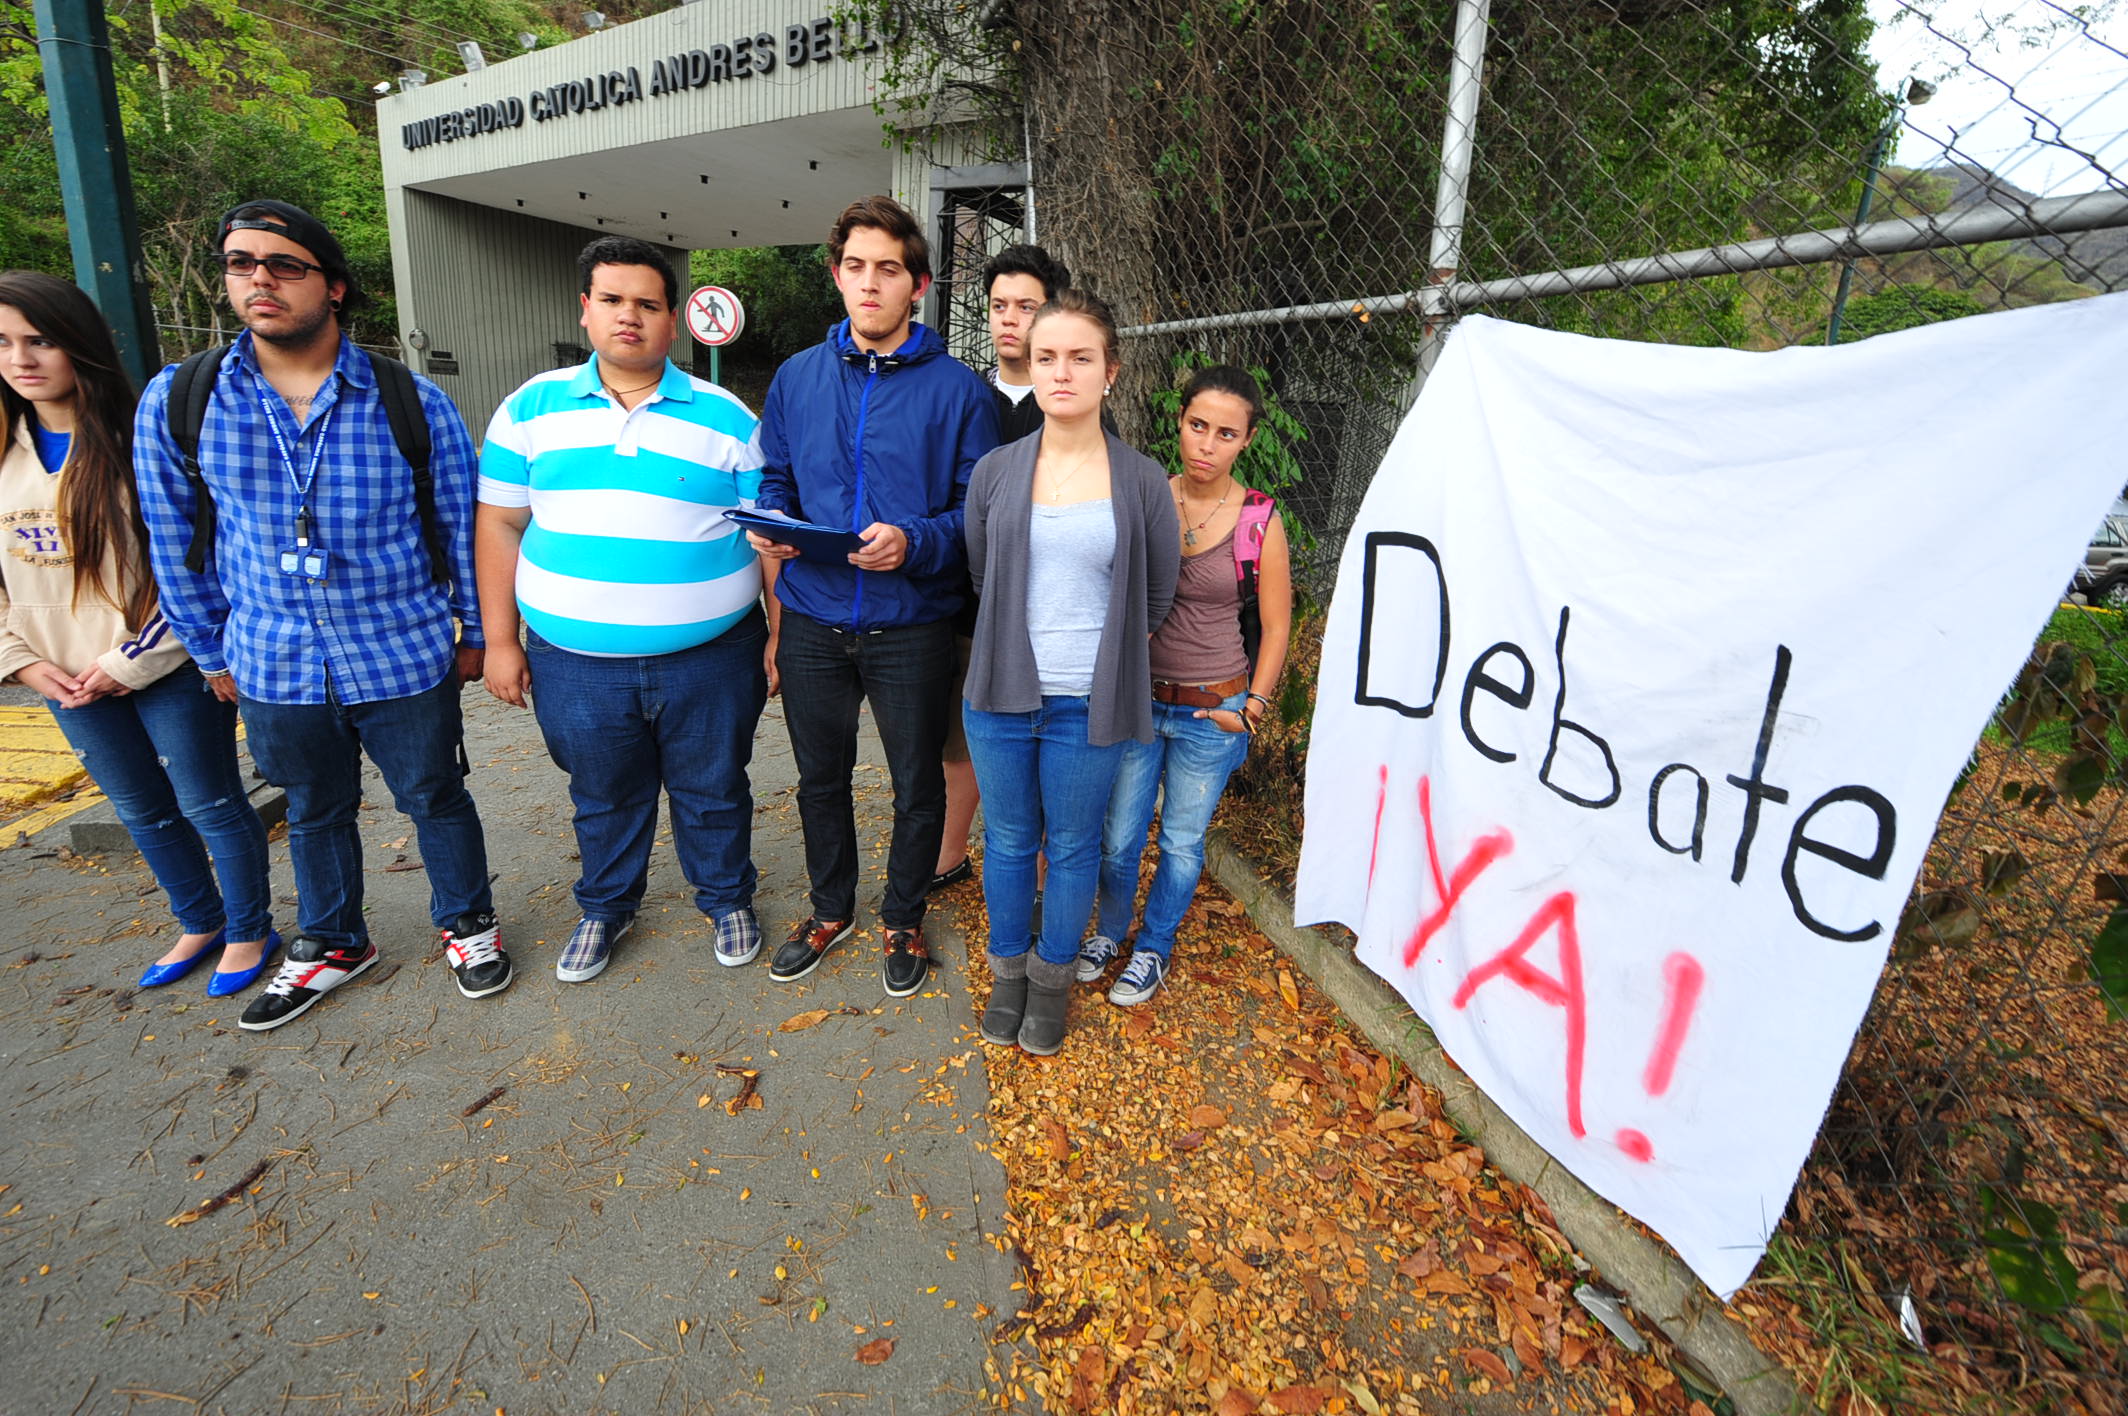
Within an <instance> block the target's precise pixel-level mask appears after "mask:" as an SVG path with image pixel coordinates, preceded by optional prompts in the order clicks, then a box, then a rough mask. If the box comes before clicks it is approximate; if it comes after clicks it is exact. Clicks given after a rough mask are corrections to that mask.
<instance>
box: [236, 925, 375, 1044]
mask: <svg viewBox="0 0 2128 1416" xmlns="http://www.w3.org/2000/svg"><path fill="white" fill-rule="evenodd" d="M376 962H377V946H376V945H374V944H371V943H367V942H364V943H362V944H360V945H348V946H345V947H341V948H327V947H326V944H325V941H324V940H322V939H312V938H311V937H310V936H309V935H306V934H298V935H297V936H296V937H295V938H293V939H291V940H289V941H288V952H287V953H286V954H284V955H283V956H282V957H281V970H280V972H279V973H277V974H275V975H274V976H273V982H272V983H269V984H267V985H266V987H265V988H264V989H263V990H261V991H260V993H259V996H258V997H256V998H254V999H252V1000H251V1006H250V1007H248V1008H246V1009H245V1010H244V1016H243V1017H241V1018H238V1019H237V1021H236V1025H237V1026H238V1027H240V1028H242V1029H244V1030H245V1031H246V1032H267V1031H270V1030H272V1029H274V1028H277V1027H279V1026H280V1025H281V1024H283V1023H287V1022H293V1021H294V1020H295V1019H297V1018H300V1017H302V1016H303V1014H304V1013H306V1012H308V1011H309V1009H310V1005H311V1004H313V1003H315V1002H317V1001H318V1000H319V999H320V998H323V997H324V996H325V995H326V994H328V993H330V992H332V990H334V989H335V988H338V987H339V986H340V985H341V984H343V983H345V982H347V981H348V980H349V979H351V978H353V977H354V976H355V975H356V974H358V973H361V972H362V971H363V970H364V969H366V968H368V967H369V966H370V965H371V964H374V963H376Z"/></svg>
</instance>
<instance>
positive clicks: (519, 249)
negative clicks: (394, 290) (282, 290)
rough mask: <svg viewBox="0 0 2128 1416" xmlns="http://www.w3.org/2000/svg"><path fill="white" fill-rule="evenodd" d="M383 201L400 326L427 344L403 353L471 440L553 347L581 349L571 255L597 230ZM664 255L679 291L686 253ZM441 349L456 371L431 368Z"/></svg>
mask: <svg viewBox="0 0 2128 1416" xmlns="http://www.w3.org/2000/svg"><path fill="white" fill-rule="evenodd" d="M390 196H391V199H392V212H391V217H392V232H393V239H392V274H393V278H394V281H395V282H396V284H397V286H398V288H399V290H400V291H401V292H403V293H402V295H401V297H400V304H401V310H402V317H401V323H402V324H403V325H405V326H406V329H407V330H412V329H417V328H418V329H419V330H420V331H421V332H422V334H424V335H425V336H427V342H428V348H427V349H426V350H425V351H422V352H419V353H416V352H415V351H414V350H413V349H412V348H411V347H409V348H408V349H407V350H406V353H407V355H408V358H409V361H410V362H411V363H412V365H413V367H414V368H415V369H417V370H419V371H420V372H422V373H425V374H427V375H428V376H429V377H430V378H433V379H434V380H435V381H436V383H437V385H438V386H439V387H440V388H442V389H443V390H444V391H445V392H446V393H448V394H450V395H451V398H452V401H454V402H455V403H457V405H458V411H459V412H460V413H462V414H463V415H464V416H465V420H466V426H467V427H468V428H470V429H471V430H472V432H473V437H474V440H475V441H478V440H479V439H480V437H481V435H482V433H483V432H484V431H485V430H486V428H487V423H488V418H489V416H490V415H491V414H492V413H494V411H495V407H496V405H497V404H499V403H501V402H502V400H503V399H504V398H506V397H508V396H509V394H510V392H511V390H513V389H515V388H516V387H517V386H518V385H519V384H521V383H523V382H524V381H525V380H526V379H528V378H530V377H531V376H532V375H534V374H536V373H539V372H541V371H542V370H546V369H551V368H554V367H556V366H557V363H558V362H559V361H557V359H556V358H555V353H554V346H555V345H556V344H558V343H559V344H576V345H581V344H583V343H584V331H583V329H582V327H581V326H580V325H578V323H577V316H578V313H579V309H580V307H579V305H578V303H577V293H578V287H577V278H576V256H577V252H579V251H581V250H582V249H583V248H584V247H585V246H586V245H588V244H590V242H591V241H593V240H594V239H596V238H597V237H598V236H599V235H601V234H603V233H601V232H599V231H597V230H595V229H586V228H584V227H580V226H564V225H562V224H561V223H559V222H553V221H541V220H539V219H538V218H536V217H529V216H518V215H515V214H512V213H510V212H504V211H498V210H496V209H494V208H493V207H484V206H476V205H474V204H472V203H470V202H461V201H456V200H453V199H452V198H450V197H438V196H432V195H430V194H428V193H426V192H421V191H416V190H412V189H401V190H399V191H395V192H393V193H391V194H390ZM666 254H667V256H668V257H669V258H670V259H671V260H672V262H673V269H674V270H676V271H678V272H679V274H680V285H681V289H682V290H683V291H684V290H685V289H686V287H687V252H686V251H684V250H678V249H671V248H668V249H667V251H666ZM405 333H406V331H402V338H403V337H404V336H405ZM689 342H690V341H688V339H687V336H686V335H685V334H682V335H681V337H680V339H679V340H677V341H675V343H674V346H673V353H674V356H675V357H676V358H677V359H678V360H679V362H680V363H681V364H683V365H685V364H686V363H687V362H688V359H689V357H690V354H689V349H688V347H687V346H688V344H689ZM446 352H447V353H449V354H451V355H453V356H455V358H456V360H457V363H458V372H457V373H455V374H447V373H441V372H438V370H437V368H436V364H437V362H438V360H437V356H438V355H439V354H441V353H446Z"/></svg>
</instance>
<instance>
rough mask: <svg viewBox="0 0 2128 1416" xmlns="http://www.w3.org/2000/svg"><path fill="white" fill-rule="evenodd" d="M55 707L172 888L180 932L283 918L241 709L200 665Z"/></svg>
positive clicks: (258, 926)
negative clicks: (247, 766)
mask: <svg viewBox="0 0 2128 1416" xmlns="http://www.w3.org/2000/svg"><path fill="white" fill-rule="evenodd" d="M45 703H46V705H47V706H48V707H50V708H51V710H52V716H53V717H54V718H56V719H57V720H58V722H59V730H60V731H61V732H63V733H65V734H66V740H67V741H68V742H69V743H71V744H73V747H74V752H75V754H76V755H77V756H79V757H80V758H81V765H82V766H83V767H85V768H87V769H88V773H89V777H90V779H91V780H93V781H94V782H95V783H96V785H97V786H99V787H101V788H103V794H104V795H105V796H107V797H109V798H110V799H111V806H112V807H113V808H114V809H115V810H116V811H117V812H118V819H119V820H120V821H122V822H124V823H125V827H126V831H127V833H128V834H129V835H131V836H132V837H133V844H134V845H136V846H138V847H140V853H141V855H142V856H144V857H145V858H146V859H147V862H148V869H149V870H150V871H152V872H153V873H154V875H155V883H156V884H158V885H160V886H162V887H163V890H164V892H165V893H166V894H168V895H169V897H170V910H171V913H173V914H175V915H176V916H177V925H178V928H179V929H182V930H183V931H184V932H185V933H187V934H212V933H214V931H216V930H217V929H221V928H224V927H225V926H226V927H227V929H228V931H229V937H230V938H231V939H236V940H251V939H264V938H265V937H266V932H267V930H268V929H269V928H271V927H272V923H273V896H272V893H271V891H270V890H269V888H268V886H267V883H266V828H265V827H264V826H262V825H261V824H259V814H258V813H257V812H256V811H253V810H252V809H251V798H250V797H249V796H248V795H246V793H245V791H244V777H243V773H242V771H241V769H239V768H238V766H237V763H236V708H235V706H234V705H232V704H228V703H224V702H222V701H221V700H220V699H218V698H216V697H215V696H214V693H213V690H211V689H209V688H208V687H207V681H206V680H205V679H203V678H201V677H200V676H199V675H198V674H196V673H194V672H193V671H192V668H191V666H190V665H186V666H185V667H183V668H180V669H177V670H174V671H173V672H171V673H168V674H165V675H164V676H163V677H162V678H159V679H157V680H156V681H155V682H154V683H151V684H149V685H148V686H147V687H146V688H142V689H136V690H135V691H133V692H132V693H128V694H125V695H123V696H119V697H112V698H99V699H97V700H96V701H95V702H94V703H90V704H88V705H86V706H84V707H81V708H62V707H60V706H59V705H58V704H56V703H53V702H52V701H51V700H50V699H46V700H45ZM210 854H211V855H212V856H213V858H214V864H213V866H212V867H211V868H210V867H209V865H208V863H207V860H208V856H209V855H210ZM217 874H219V875H220V876H221V888H220V889H219V890H217V889H216V888H215V876H216V875H217Z"/></svg>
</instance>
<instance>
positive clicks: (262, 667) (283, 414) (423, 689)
mask: <svg viewBox="0 0 2128 1416" xmlns="http://www.w3.org/2000/svg"><path fill="white" fill-rule="evenodd" d="M217 263H218V264H219V265H220V267H221V269H222V274H223V280H224V283H225V286H226V289H227V292H228V295H229V303H230V304H231V306H233V307H234V308H235V310H236V312H237V315H238V316H239V317H240V318H241V319H242V320H243V322H244V324H245V326H246V327H247V329H246V333H244V334H243V335H242V336H240V337H239V338H238V339H237V341H236V343H235V344H233V345H232V346H230V348H229V350H228V352H227V353H226V354H224V355H223V356H222V358H221V359H220V360H219V363H218V365H215V366H210V369H209V371H208V372H209V373H210V374H211V375H212V377H213V387H212V390H211V394H210V397H209V398H208V401H207V407H206V416H205V420H204V422H203V423H202V425H201V427H200V432H199V455H198V464H199V465H198V473H199V477H200V480H201V482H202V483H203V485H204V487H205V489H206V491H207V493H208V494H209V495H211V498H212V501H213V512H214V517H213V519H211V520H209V519H202V518H201V517H200V515H199V513H200V507H199V489H198V488H197V487H196V486H195V485H194V483H193V480H192V478H191V476H190V475H189V474H188V472H187V470H186V466H185V458H184V454H183V452H182V451H181V450H180V448H179V446H178V443H177V441H176V440H175V439H174V438H173V436H172V434H171V429H170V387H171V380H172V376H173V371H172V370H169V369H166V370H164V371H163V372H162V373H161V374H159V375H158V376H157V377H156V379H155V381H154V382H153V383H151V384H150V385H149V386H148V391H147V393H146V394H145V395H144V396H143V397H142V399H141V401H140V412H139V416H138V419H137V421H136V424H135V428H134V443H133V448H134V470H135V473H136V474H137V477H138V481H139V486H140V500H141V511H142V513H143V515H144V516H145V518H146V520H147V523H148V535H149V549H150V555H151V557H152V559H153V561H154V565H155V578H156V582H157V584H158V585H159V586H160V587H161V590H162V609H163V614H164V616H165V617H166V618H167V619H168V620H169V622H170V625H171V627H172V628H173V629H175V630H176V631H177V634H178V637H179V638H181V639H182V640H183V641H184V643H185V647H186V648H187V649H188V650H190V651H191V654H192V657H193V659H194V661H195V662H196V663H197V664H198V665H199V669H200V672H201V673H202V674H204V675H206V678H207V683H208V685H209V687H211V688H212V689H213V691H214V692H215V693H216V694H217V695H219V696H220V697H221V698H223V699H224V700H227V701H230V702H234V703H236V704H237V705H238V706H239V708H240V709H241V710H242V713H243V717H244V722H245V725H246V728H247V731H248V734H249V740H250V744H251V754H252V758H253V760H254V761H256V762H257V763H258V765H259V768H260V770H261V771H262V772H263V773H264V774H265V776H266V778H267V780H268V781H271V782H273V783H274V784H275V785H276V786H280V787H283V788H285V789H286V790H287V792H288V847H289V855H290V857H291V859H292V862H293V864H294V866H295V875H296V893H297V896H298V898H299V904H298V908H297V927H298V934H297V936H296V937H295V938H294V939H292V940H291V941H290V942H289V945H288V952H287V956H286V958H285V959H284V960H283V962H282V965H281V968H280V970H279V972H278V973H277V974H276V975H275V977H274V980H273V982H272V983H270V984H268V985H267V986H266V988H265V990H264V991H263V992H262V993H261V994H260V995H259V997H258V998H257V999H256V1000H254V1001H253V1002H252V1004H251V1006H250V1007H248V1008H246V1009H245V1010H244V1014H243V1017H242V1019H241V1020H240V1022H239V1026H241V1027H243V1028H246V1029H249V1030H251V1031H254V1032H257V1031H264V1030H266V1029H269V1028H276V1027H279V1026H280V1025H281V1024H283V1023H285V1022H288V1021H290V1020H291V1019H293V1018H295V1017H297V1016H298V1015H300V1014H301V1013H303V1012H304V1011H305V1010H306V1009H308V1008H309V1007H310V1006H311V1005H312V1004H314V1003H316V1002H317V1001H318V1000H319V999H320V998H322V997H324V996H325V994H326V993H327V992H328V991H329V990H331V989H333V988H335V987H337V986H338V985H340V984H342V983H345V982H346V981H347V980H348V979H351V978H353V977H354V976H355V975H356V974H359V973H361V972H362V971H363V970H364V969H367V968H368V967H369V966H370V965H371V964H373V963H375V962H376V960H377V946H376V945H375V944H373V943H372V942H371V941H370V938H369V932H368V928H367V926H366V924H365V921H364V919H363V915H362V842H361V839H360V837H359V835H358V833H357V830H356V817H355V810H356V807H357V806H358V805H360V803H361V798H362V786H361V754H362V753H363V752H367V753H368V754H369V758H370V760H371V761H372V762H374V763H375V764H376V765H377V768H378V770H379V771H380V772H382V773H383V774H384V780H385V784H386V785H387V786H388V787H390V789H391V792H392V798H393V800H394V801H395V802H396V803H397V804H398V806H399V809H400V810H401V811H403V812H405V813H406V814H407V815H408V816H409V817H411V818H412V819H413V822H414V827H415V831H416V832H417V834H418V836H419V838H420V842H421V856H422V861H423V864H424V865H425V866H426V868H427V871H428V877H429V892H430V893H429V908H430V914H431V917H432V918H433V919H434V921H435V924H436V926H437V928H438V929H439V930H441V931H442V934H443V944H444V950H445V955H446V957H447V958H448V959H449V961H450V965H451V970H452V973H453V974H454V975H455V977H456V978H457V981H458V989H459V991H460V992H461V993H463V994H465V996H466V997H468V998H481V997H485V996H487V995H488V994H491V993H498V992H500V991H501V990H502V989H504V988H506V987H508V986H509V983H510V978H511V967H510V958H509V955H507V954H505V953H504V952H503V951H502V949H501V948H500V947H499V938H500V931H499V929H498V927H497V924H496V919H495V911H494V900H493V897H492V895H491V893H490V891H489V889H488V858H487V847H486V843H485V840H484V838H483V836H482V834H481V828H480V817H479V815H478V813H477V812H476V811H475V809H474V806H473V799H472V797H471V796H470V795H469V794H468V793H467V791H466V788H465V777H466V774H467V772H468V770H469V768H468V767H467V764H466V760H465V749H464V746H463V740H462V724H461V720H460V716H459V701H458V695H459V689H460V686H461V685H462V684H463V683H465V682H466V681H467V680H468V679H475V678H479V677H480V674H481V660H482V657H483V651H482V643H483V641H482V638H481V631H480V609H479V602H478V598H477V592H476V589H475V585H474V579H473V557H472V524H473V516H472V511H473V485H474V457H473V447H472V441H471V439H470V438H468V437H467V435H466V430H465V424H464V422H463V421H462V420H461V419H460V418H459V416H458V410H457V409H456V408H455V407H453V406H452V404H451V401H450V399H449V398H447V397H446V396H445V395H444V393H443V392H442V390H440V389H438V388H437V387H436V386H435V385H434V384H432V383H430V382H429V381H428V380H426V379H416V380H415V387H416V389H417V390H418V393H419V397H420V402H421V410H422V413H423V415H424V416H425V421H426V422H427V425H428V431H429V437H430V442H431V445H432V451H431V456H430V461H429V466H430V470H431V473H432V476H433V478H434V482H435V494H434V503H435V507H434V522H435V524H434V525H433V526H427V525H424V519H423V516H422V514H421V511H420V508H419V506H418V498H417V496H416V492H415V480H414V473H413V469H412V468H411V467H410V465H409V464H408V462H407V460H406V458H405V457H404V456H403V455H402V454H401V452H400V450H399V446H398V443H397V442H396V440H395V439H394V437H393V434H392V429H391V425H390V421H389V418H388V416H387V412H386V406H385V404H384V402H383V398H384V391H383V390H382V389H381V388H380V386H379V382H378V377H377V374H376V372H375V370H374V369H373V368H372V366H371V363H370V361H369V359H368V358H367V356H365V355H364V354H363V353H362V352H361V351H360V350H358V349H356V348H355V346H354V344H353V343H352V342H351V341H350V340H349V339H348V338H347V336H346V335H345V334H344V333H343V332H342V330H341V328H340V317H341V315H342V314H343V313H344V312H345V311H346V310H347V308H348V307H349V306H350V305H351V304H352V303H353V302H355V301H356V300H357V299H359V298H360V292H359V291H358V290H357V288H356V285H355V282H354V278H353V276H352V274H351V272H350V271H349V269H348V265H347V258H346V257H345V256H344V255H343V254H342V253H341V249H340V243H339V241H338V240H337V239H335V238H334V236H333V235H332V233H331V232H330V231H328V230H326V228H325V227H324V225H323V224H321V223H320V222H319V221H318V220H317V219H316V218H314V217H312V216H311V215H310V214H309V213H308V212H305V211H303V210H302V209H301V208H299V207H293V206H290V205H288V204H286V203H284V202H275V201H257V202H247V203H245V204H244V205H242V206H239V207H237V208H235V209H234V210H232V211H231V212H230V213H229V214H228V215H226V216H224V217H223V218H222V223H221V239H220V241H219V243H218V251H217ZM210 527H211V528H212V529H211V530H209V529H207V528H210ZM195 534H204V535H209V536H211V538H212V544H211V545H210V546H208V547H206V548H205V549H206V553H207V555H206V561H205V569H204V571H201V572H195V571H193V570H191V569H189V568H187V565H186V552H187V549H188V548H189V547H190V546H191V543H192V540H193V537H194V535H195ZM431 535H433V536H435V537H436V538H437V539H438V541H439V542H440V544H441V545H442V546H443V547H445V548H446V550H445V552H444V559H445V560H447V576H448V578H447V580H446V579H444V578H440V577H439V575H438V573H437V570H438V568H437V567H436V566H435V565H434V564H432V560H431V556H430V552H429V539H428V538H429V537H430V536H431ZM454 617H455V618H456V620H457V622H458V626H459V632H458V633H457V634H456V635H455V636H454V633H453V625H452V621H453V619H454ZM454 641H455V642H454Z"/></svg>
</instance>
